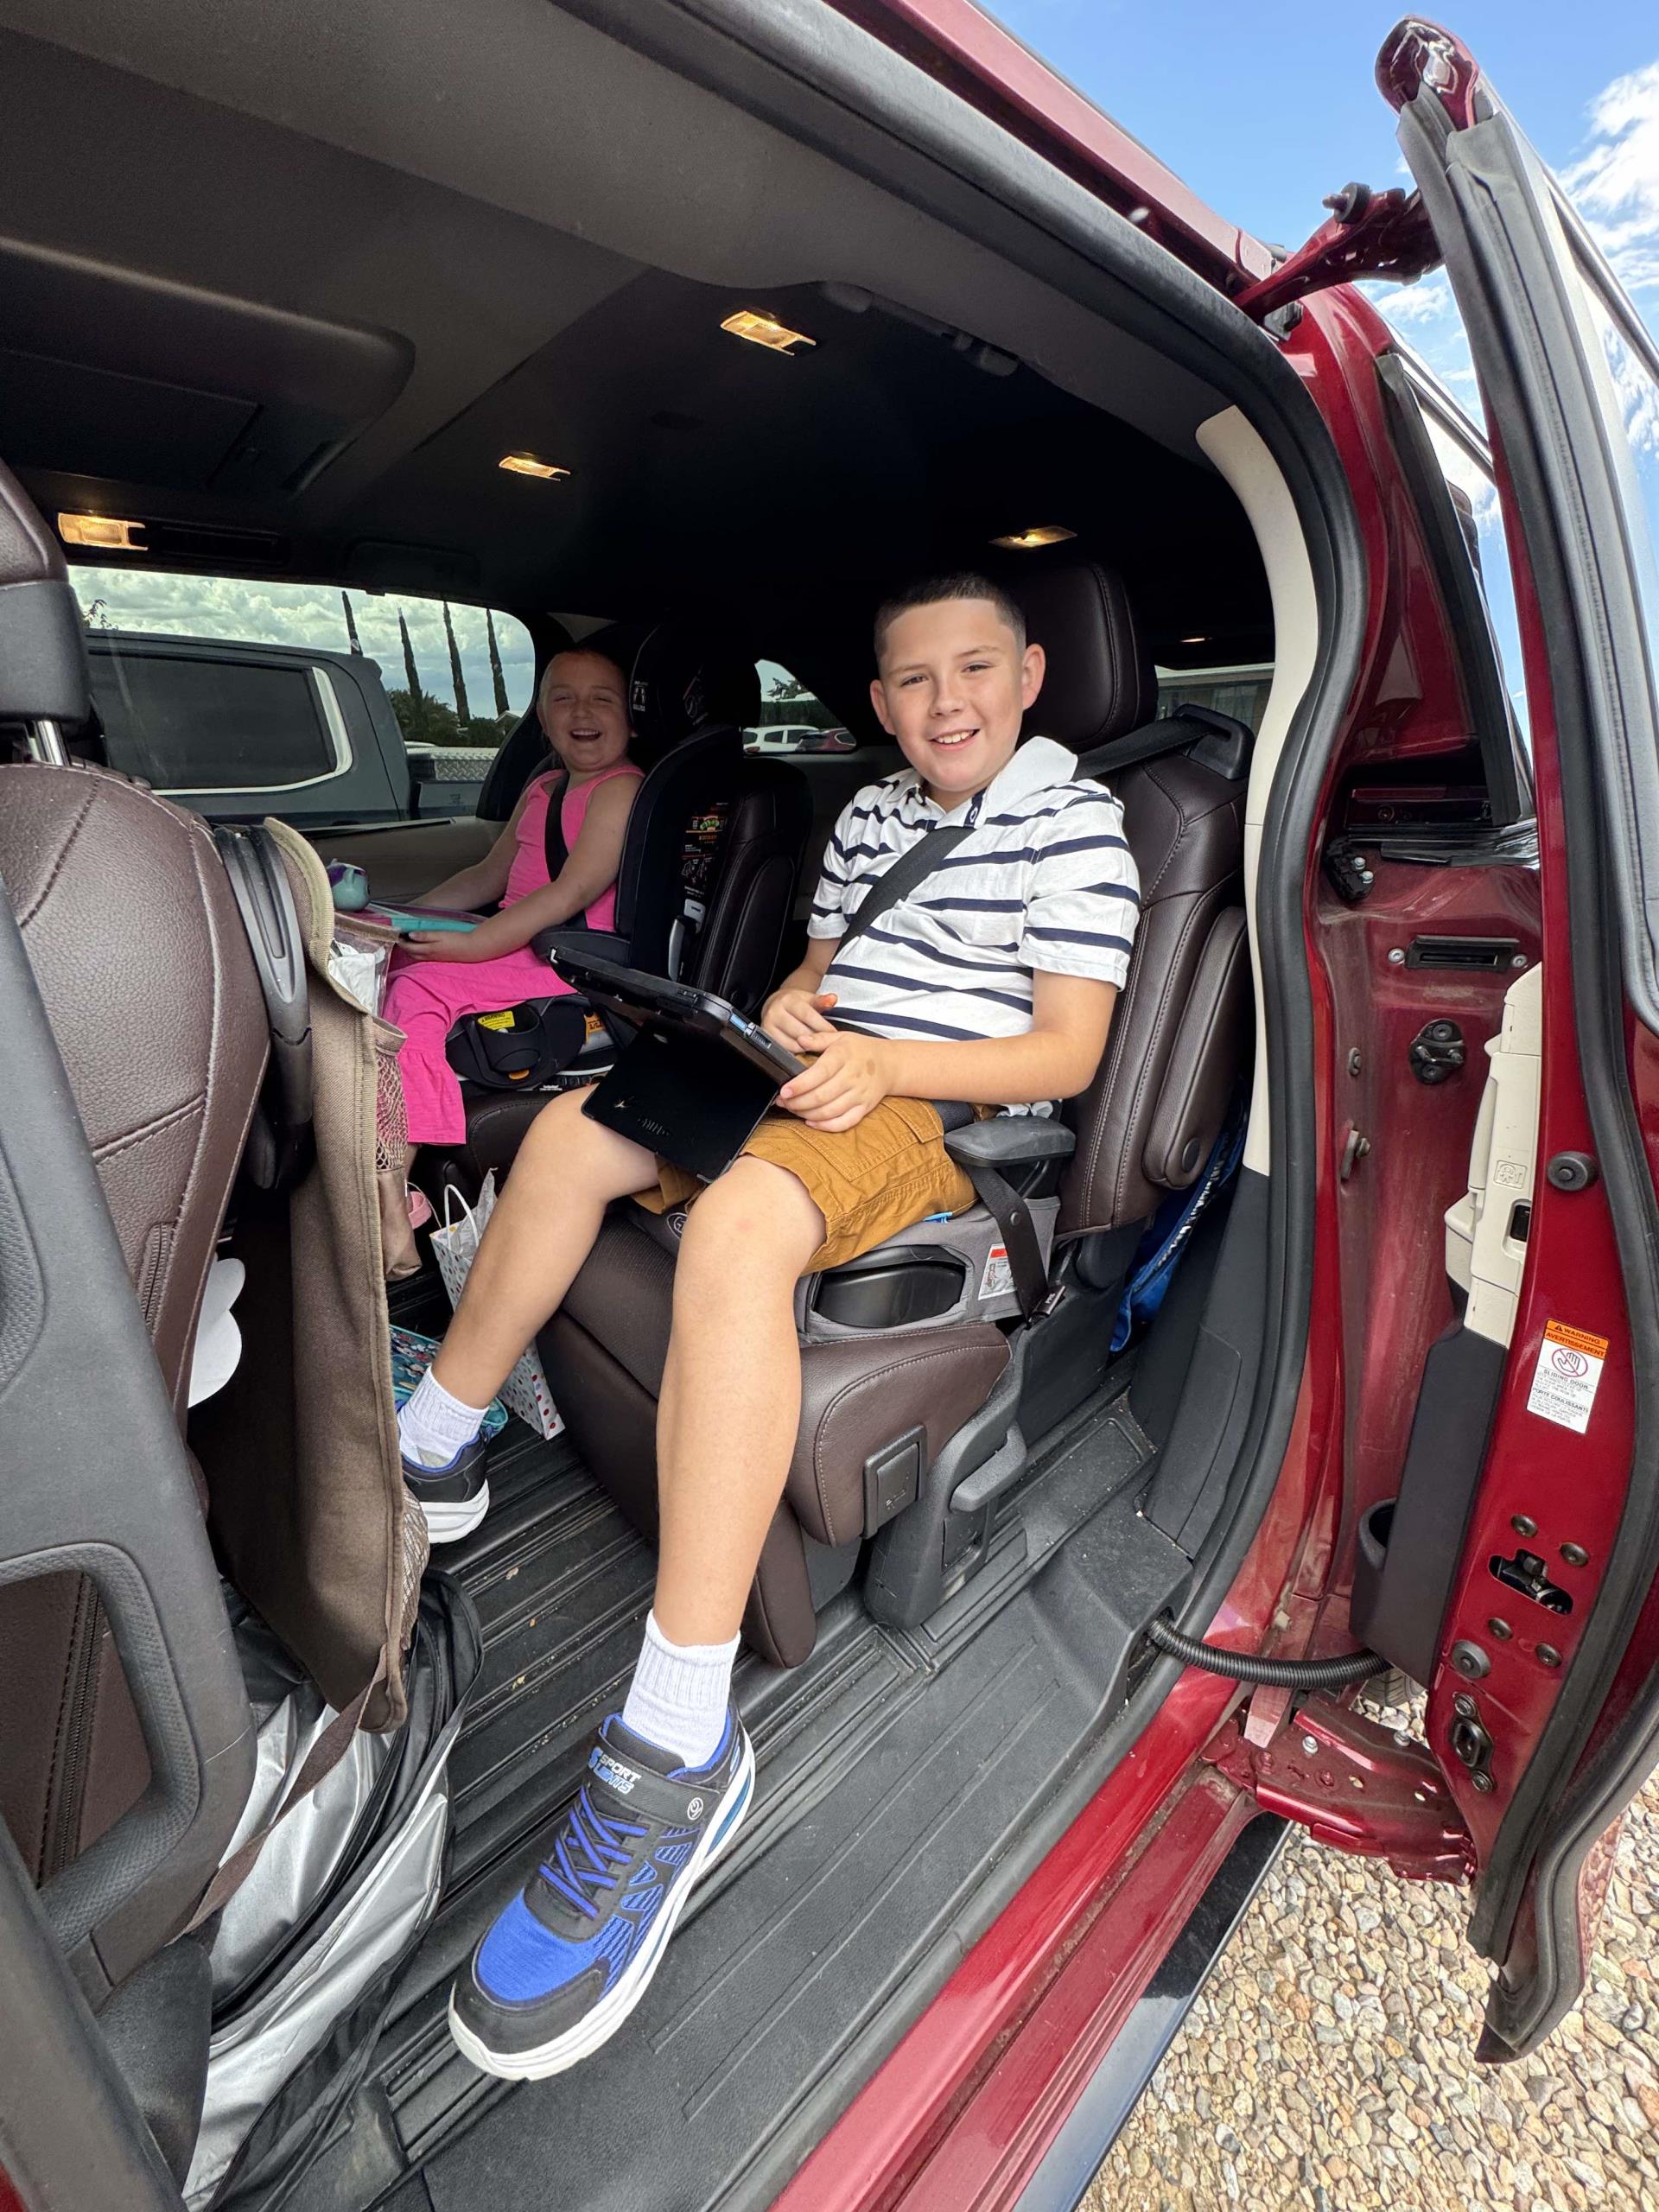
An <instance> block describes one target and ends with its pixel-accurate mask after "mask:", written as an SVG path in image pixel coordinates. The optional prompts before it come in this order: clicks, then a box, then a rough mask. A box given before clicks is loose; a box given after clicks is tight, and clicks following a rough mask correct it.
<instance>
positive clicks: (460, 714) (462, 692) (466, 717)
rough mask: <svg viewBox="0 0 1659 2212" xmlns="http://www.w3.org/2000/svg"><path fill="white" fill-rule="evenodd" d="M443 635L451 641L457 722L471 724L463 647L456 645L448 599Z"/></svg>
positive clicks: (445, 606) (451, 679) (444, 609)
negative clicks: (462, 667)
mask: <svg viewBox="0 0 1659 2212" xmlns="http://www.w3.org/2000/svg"><path fill="white" fill-rule="evenodd" d="M443 634H444V636H445V637H446V638H447V639H448V640H449V682H450V684H451V686H452V688H453V689H454V695H455V720H456V721H458V722H469V721H471V720H472V719H473V710H472V709H471V708H470V707H469V706H468V705H467V678H466V677H464V676H463V675H462V674H461V647H460V646H459V645H457V644H456V643H455V625H454V618H453V617H452V616H451V614H450V612H449V602H448V600H447V599H446V600H445V601H444V602H443Z"/></svg>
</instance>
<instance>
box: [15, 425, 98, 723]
mask: <svg viewBox="0 0 1659 2212" xmlns="http://www.w3.org/2000/svg"><path fill="white" fill-rule="evenodd" d="M87 709H88V698H87V690H86V644H85V641H84V639H83V637H82V633H81V622H80V609H79V606H78V605H77V604H76V601H75V594H74V593H73V591H72V590H71V588H70V586H69V571H68V569H67V568H66V567H65V565H64V559H63V549H62V548H61V546H60V544H59V543H58V541H57V539H56V538H55V537H54V536H53V535H52V533H51V531H49V530H48V528H47V526H46V524H44V523H43V522H42V521H41V518H40V516H39V515H38V514H37V513H36V512H35V507H34V505H33V503H32V501H31V500H30V499H29V494H28V493H26V492H25V491H24V490H23V487H22V485H21V484H19V482H18V481H17V479H16V477H15V476H14V475H13V474H11V472H10V469H9V468H6V467H0V715H4V716H6V717H7V718H8V719H11V718H13V717H15V718H16V720H18V721H59V722H81V721H85V720H86V714H87Z"/></svg>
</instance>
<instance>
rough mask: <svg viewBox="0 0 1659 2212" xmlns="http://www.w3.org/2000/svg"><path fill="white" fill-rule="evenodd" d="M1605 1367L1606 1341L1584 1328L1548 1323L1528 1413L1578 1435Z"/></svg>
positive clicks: (1528, 1400) (1533, 1377) (1535, 1373)
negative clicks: (1573, 1430)
mask: <svg viewBox="0 0 1659 2212" xmlns="http://www.w3.org/2000/svg"><path fill="white" fill-rule="evenodd" d="M1606 1364H1607V1339H1606V1338H1605V1337H1592V1336H1591V1335H1590V1334H1589V1333H1588V1332H1587V1331H1586V1330H1583V1329H1569V1328H1568V1327H1567V1324H1566V1322H1565V1321H1551V1322H1549V1323H1548V1325H1546V1327H1545V1330H1544V1341H1543V1342H1542V1344H1540V1345H1539V1347H1538V1364H1537V1366H1536V1367H1535V1368H1534V1369H1533V1370H1532V1389H1531V1392H1530V1394H1529V1396H1528V1399H1527V1411H1528V1412H1529V1413H1533V1414H1541V1415H1542V1417H1543V1419H1544V1420H1545V1421H1554V1422H1556V1423H1557V1424H1558V1425H1559V1426H1560V1427H1562V1428H1572V1429H1576V1430H1577V1431H1578V1433H1579V1434H1580V1436H1582V1435H1583V1434H1584V1432H1585V1430H1586V1428H1588V1427H1589V1426H1590V1408H1591V1407H1592V1406H1593V1405H1594V1404H1595V1402H1596V1392H1597V1391H1598V1390H1599V1389H1600V1387H1601V1370H1602V1369H1603V1368H1604V1367H1605V1365H1606Z"/></svg>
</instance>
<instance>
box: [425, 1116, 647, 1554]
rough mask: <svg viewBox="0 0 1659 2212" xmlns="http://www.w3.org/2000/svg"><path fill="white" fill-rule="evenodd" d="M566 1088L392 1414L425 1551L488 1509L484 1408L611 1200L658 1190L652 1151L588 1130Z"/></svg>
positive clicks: (533, 1139)
mask: <svg viewBox="0 0 1659 2212" xmlns="http://www.w3.org/2000/svg"><path fill="white" fill-rule="evenodd" d="M581 1108H582V1093H581V1092H580V1091H566V1092H565V1093H563V1095H562V1096H560V1097H558V1098H556V1099H554V1100H552V1101H551V1102H550V1103H549V1104H548V1105H546V1106H544V1107H543V1109H542V1111H541V1112H540V1113H539V1114H538V1115H537V1117H536V1119H535V1121H534V1122H531V1126H530V1129H529V1131H528V1133H527V1134H526V1135H525V1138H524V1143H523V1145H522V1146H521V1147H520V1148H519V1152H518V1159H517V1160H515V1161H514V1163H513V1171H512V1176H511V1177H510V1178H509V1179H508V1181H507V1185H506V1187H505V1190H504V1191H503V1192H502V1194H501V1197H500V1199H499V1202H498V1204H497V1205H496V1209H495V1211H494V1213H493V1215H492V1217H491V1218H490V1224H489V1226H488V1227H487V1229H486V1230H485V1232H484V1235H483V1237H482V1238H481V1240H480V1244H479V1249H478V1255H477V1257H476V1258H475V1259H474V1262H473V1264H472V1268H471V1269H470V1270H469V1272H468V1274H467V1284H466V1287H465V1289H464V1291H463V1292H462V1294H461V1304H460V1306H458V1307H457V1309H456V1312H455V1318H454V1320H453V1321H452V1322H451V1324H450V1326H449V1333H448V1336H446V1337H445V1338H444V1340H443V1343H442V1346H441V1347H440V1349H439V1351H438V1355H437V1357H436V1358H435V1360H434V1361H433V1363H432V1366H431V1368H430V1370H429V1372H428V1373H427V1374H426V1375H425V1376H423V1377H422V1379H421V1381H420V1383H418V1385H417V1386H416V1389H415V1390H414V1391H413V1392H412V1393H411V1394H410V1397H409V1400H408V1402H407V1403H406V1404H405V1405H404V1408H403V1409H402V1411H401V1412H400V1414H398V1417H397V1427H398V1433H399V1435H400V1437H401V1439H402V1445H403V1454H404V1479H405V1480H406V1481H407V1482H408V1483H409V1484H410V1489H411V1490H412V1491H414V1493H415V1495H416V1497H417V1498H418V1499H419V1501H420V1503H421V1505H422V1508H423V1510H424V1512H425V1514H426V1518H427V1526H428V1529H429V1533H430V1535H431V1538H432V1541H434V1542H435V1543H446V1542H454V1541H455V1540H456V1539H457V1538H459V1537H461V1536H464V1535H468V1534H470V1532H471V1531H472V1530H473V1529H475V1528H476V1527H477V1526H478V1524H479V1522H480V1521H482V1519H483V1518H484V1516H485V1514H486V1512H487V1511H488V1510H489V1502H490V1501H489V1485H488V1484H487V1482H486V1479H485V1474H484V1465H483V1459H484V1453H483V1446H482V1445H481V1444H480V1442H479V1440H478V1437H479V1429H480V1426H481V1424H482V1422H483V1419H484V1414H485V1412H486V1408H488V1405H489V1402H490V1400H491V1399H492V1398H493V1396H494V1395H495V1394H496V1392H497V1391H498V1390H499V1389H500V1387H501V1385H502V1383H504V1382H505V1380H506V1378H507V1376H509V1375H510V1374H511V1373H512V1368H513V1365H514V1363H515V1362H516V1361H517V1359H518V1356H519V1354H520V1353H521V1352H522V1351H524V1346H525V1345H526V1344H529V1343H530V1341H531V1338H533V1337H534V1336H535V1334H536V1332H537V1330H538V1329H539V1328H540V1327H541V1326H542V1325H543V1322H545V1321H546V1319H548V1316H549V1315H550V1313H552V1312H553V1310H554V1308H555V1307H556V1306H557V1305H558V1303H559V1300H561V1299H562V1298H563V1296H564V1294H565V1292H566V1291H567V1290H569V1287H570V1285H571V1283H572V1282H573V1281H575V1276H576V1273H577V1271H578V1269H579V1268H581V1266H582V1262H583V1261H584V1260H585V1259H586V1258H587V1256H588V1253H589V1252H590V1251H591V1250H592V1249H593V1243H594V1238H595V1237H596V1236H598V1234H599V1225H600V1223H601V1220H602V1219H603V1217H604V1213H605V1209H606V1207H607V1205H609V1204H610V1202H611V1200H612V1199H613V1198H624V1197H626V1196H627V1195H628V1193H629V1192H633V1191H642V1190H649V1189H651V1188H652V1187H653V1186H654V1185H655V1184H656V1181H657V1165H656V1161H655V1160H653V1158H652V1154H650V1153H648V1152H645V1151H644V1150H642V1148H641V1147H639V1145H635V1144H630V1143H629V1142H628V1141H627V1139H626V1137H620V1136H618V1135H616V1134H615V1133H614V1132H613V1130H610V1129H607V1128H602V1127H601V1125H600V1123H598V1122H592V1121H589V1120H588V1116H586V1115H585V1114H583V1113H582V1110H581Z"/></svg>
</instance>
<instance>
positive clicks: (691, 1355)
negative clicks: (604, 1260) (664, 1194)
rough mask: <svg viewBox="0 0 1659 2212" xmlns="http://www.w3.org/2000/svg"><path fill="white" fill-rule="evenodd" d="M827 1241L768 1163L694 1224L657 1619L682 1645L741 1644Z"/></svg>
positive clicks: (668, 1424)
mask: <svg viewBox="0 0 1659 2212" xmlns="http://www.w3.org/2000/svg"><path fill="white" fill-rule="evenodd" d="M823 1235H824V1222H823V1214H822V1213H821V1212H820V1211H818V1208H817V1205H816V1204H815V1202H814V1201H813V1199H812V1198H810V1196H809V1195H808V1193H807V1191H806V1189H805V1187H804V1185H803V1184H801V1183H799V1182H798V1181H797V1179H796V1178H795V1177H794V1176H793V1175H791V1173H789V1172H788V1170H787V1169H786V1168H783V1167H775V1166H772V1164H771V1162H770V1161H768V1160H747V1159H746V1160H739V1161H738V1162H737V1163H736V1165H735V1166H734V1167H732V1168H731V1169H730V1170H728V1173H726V1174H724V1175H722V1176H721V1179H720V1180H719V1182H717V1183H715V1184H713V1185H711V1186H710V1187H709V1190H707V1191H706V1192H704V1193H703V1194H702V1197H701V1198H699V1199H698V1201H697V1203H696V1205H695V1206H694V1207H693V1208H692V1209H691V1211H690V1213H689V1214H688V1215H687V1217H686V1223H685V1234H684V1236H683V1240H682V1242H681V1246H680V1256H679V1262H678V1265H677V1268H676V1271H675V1278H674V1327H673V1333H672V1335H671V1337H670V1339H669V1346H668V1364H667V1367H666V1369H665V1370H664V1376H663V1389H662V1398H661V1402H660V1405H659V1408H658V1421H657V1490H658V1510H659V1512H660V1516H661V1521H662V1535H661V1541H660V1548H659V1554H658V1567H657V1598H656V1613H657V1620H658V1625H659V1627H660V1628H661V1629H662V1630H663V1632H664V1635H665V1636H668V1637H671V1638H672V1639H673V1640H674V1641H675V1642H676V1643H689V1644H708V1643H723V1642H725V1641H726V1640H727V1639H728V1638H729V1637H734V1636H735V1635H736V1634H737V1630H738V1624H739V1622H740V1621H741V1619H742V1617H743V1608H744V1605H745V1604H746V1603H747V1599H748V1594H749V1586H750V1584H751V1583H752V1582H753V1580H754V1570H755V1567H756V1564H757V1562H758V1561H759V1560H760V1547H761V1545H762V1544H763V1543H764V1541H766V1529H767V1526H768V1524H769V1523H770V1522H771V1520H772V1512H773V1510H774V1509H775V1507H776V1506H777V1503H778V1500H779V1497H780V1496H781V1495H782V1493H783V1487H784V1478H785V1475H786V1474H787V1473H788V1471H789V1462H790V1458H791V1454H792V1453H793V1452H794V1449H795V1433H796V1430H797V1428H798V1427H799V1424H800V1411H801V1355H800V1346H799V1344H798V1340H797V1338H796V1333H795V1286H796V1284H797V1282H798V1281H799V1280H800V1277H801V1276H802V1275H803V1274H804V1273H805V1270H806V1267H807V1263H808V1262H809V1261H810V1259H811V1257H812V1255H813V1253H814V1252H816V1251H817V1249H818V1247H819V1245H820V1244H822V1243H823Z"/></svg>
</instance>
